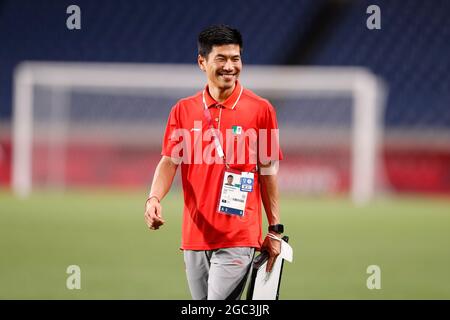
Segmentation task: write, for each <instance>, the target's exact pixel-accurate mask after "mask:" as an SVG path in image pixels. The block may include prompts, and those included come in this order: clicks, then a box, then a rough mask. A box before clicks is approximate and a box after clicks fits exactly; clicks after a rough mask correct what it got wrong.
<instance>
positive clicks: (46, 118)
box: [13, 62, 385, 203]
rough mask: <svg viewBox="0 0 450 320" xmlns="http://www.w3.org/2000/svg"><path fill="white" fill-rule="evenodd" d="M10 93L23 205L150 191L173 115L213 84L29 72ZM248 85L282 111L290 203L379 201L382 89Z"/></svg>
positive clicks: (259, 79)
mask: <svg viewBox="0 0 450 320" xmlns="http://www.w3.org/2000/svg"><path fill="white" fill-rule="evenodd" d="M14 82H15V85H14V90H15V92H14V122H13V127H14V129H13V146H14V150H13V189H14V191H15V193H16V194H17V195H19V196H27V195H29V194H30V192H32V190H35V189H40V188H53V189H66V188H71V187H85V186H88V187H93V186H94V187H96V186H98V187H105V186H118V187H122V188H124V187H148V186H149V184H150V182H151V178H152V174H153V170H154V167H155V166H156V164H157V161H158V160H159V158H160V150H161V141H162V135H163V133H164V128H165V125H166V121H167V117H168V114H169V112H170V108H171V107H172V106H173V105H174V104H175V103H176V101H177V100H178V99H180V98H182V97H185V96H190V95H193V94H194V93H196V92H198V91H199V90H201V89H202V88H203V87H204V83H205V78H204V74H203V73H202V72H200V71H199V69H198V67H197V66H195V65H168V64H161V65H157V64H106V63H105V64H103V63H102V64H98V63H40V62H25V63H23V64H21V65H20V66H19V67H18V68H17V70H16V72H15V79H14ZM241 82H242V84H243V86H244V87H246V88H249V89H251V90H252V91H254V92H255V93H256V94H258V95H260V96H263V97H264V98H267V99H268V100H270V101H271V103H272V104H273V105H274V107H275V109H276V111H277V117H278V124H279V127H280V144H281V147H282V150H283V153H284V157H285V159H284V160H283V161H282V163H281V165H280V170H279V183H280V188H281V190H282V191H284V192H287V193H288V192H292V193H295V194H306V195H311V194H339V193H348V194H349V195H350V196H351V197H352V199H353V200H354V201H355V202H356V203H365V202H367V201H369V200H370V199H371V198H372V197H373V196H374V195H375V193H376V192H377V190H378V189H379V187H380V178H381V176H382V169H383V168H382V162H381V161H380V159H379V152H378V150H379V144H380V140H381V134H382V122H381V120H382V115H383V110H384V98H385V90H384V87H383V85H382V82H381V81H380V80H379V79H378V78H377V77H375V76H374V75H373V74H372V73H370V72H369V71H368V70H366V69H362V68H356V67H332V68H330V67H292V66H289V67H287V66H245V67H244V69H243V72H242V75H241ZM176 183H177V181H176ZM178 183H179V182H178Z"/></svg>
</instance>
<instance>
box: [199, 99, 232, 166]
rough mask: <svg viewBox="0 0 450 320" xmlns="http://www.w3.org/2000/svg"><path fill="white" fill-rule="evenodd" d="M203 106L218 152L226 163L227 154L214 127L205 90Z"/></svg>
mask: <svg viewBox="0 0 450 320" xmlns="http://www.w3.org/2000/svg"><path fill="white" fill-rule="evenodd" d="M203 106H204V108H205V109H204V112H203V113H204V115H205V118H206V121H207V122H208V126H209V128H210V129H211V132H212V137H213V140H214V145H215V147H216V151H217V154H218V155H219V157H221V158H222V159H223V160H224V162H225V164H226V161H225V154H224V153H223V149H222V145H221V144H220V140H219V137H218V136H217V134H216V129H215V128H214V126H213V123H212V118H211V112H210V111H209V109H208V106H207V105H206V100H205V90H203ZM227 167H228V165H227Z"/></svg>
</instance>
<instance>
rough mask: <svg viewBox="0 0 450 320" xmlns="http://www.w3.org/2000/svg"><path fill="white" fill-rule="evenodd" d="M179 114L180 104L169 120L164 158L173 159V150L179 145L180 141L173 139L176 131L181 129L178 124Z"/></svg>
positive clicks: (163, 149) (164, 141)
mask: <svg viewBox="0 0 450 320" xmlns="http://www.w3.org/2000/svg"><path fill="white" fill-rule="evenodd" d="M177 113H178V104H176V105H175V106H173V107H172V110H171V111H170V114H169V118H168V120H167V125H166V130H165V132H164V138H163V141H162V151H161V155H162V156H168V157H171V156H172V150H173V148H174V147H175V146H176V145H177V144H178V143H179V140H178V139H172V137H173V134H174V132H175V130H176V129H177V128H179V127H180V125H179V123H178V117H177Z"/></svg>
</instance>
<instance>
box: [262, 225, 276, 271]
mask: <svg viewBox="0 0 450 320" xmlns="http://www.w3.org/2000/svg"><path fill="white" fill-rule="evenodd" d="M271 233H272V234H274V235H275V236H277V237H278V238H280V240H281V235H280V234H278V233H274V232H271ZM261 251H267V253H268V254H269V260H268V261H267V268H266V271H267V272H272V268H273V264H274V263H275V260H276V258H277V257H278V255H279V254H280V253H281V241H279V240H276V239H273V238H271V237H270V236H268V235H267V236H266V238H265V239H264V242H263V244H262V246H261Z"/></svg>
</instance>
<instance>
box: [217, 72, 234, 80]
mask: <svg viewBox="0 0 450 320" xmlns="http://www.w3.org/2000/svg"><path fill="white" fill-rule="evenodd" d="M220 76H221V77H222V78H224V79H225V80H232V79H234V77H235V76H236V74H234V73H233V74H228V73H225V74H224V73H222V74H220Z"/></svg>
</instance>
